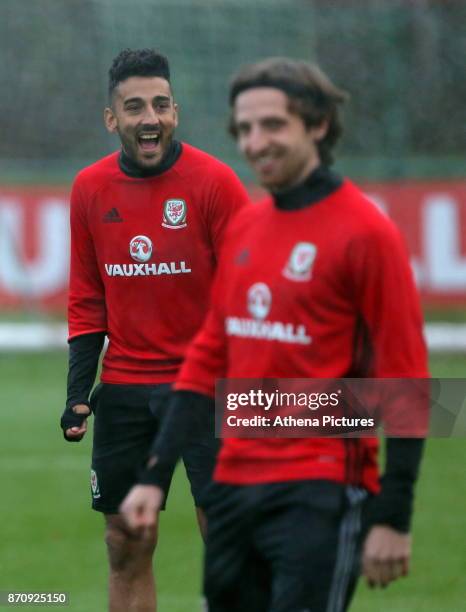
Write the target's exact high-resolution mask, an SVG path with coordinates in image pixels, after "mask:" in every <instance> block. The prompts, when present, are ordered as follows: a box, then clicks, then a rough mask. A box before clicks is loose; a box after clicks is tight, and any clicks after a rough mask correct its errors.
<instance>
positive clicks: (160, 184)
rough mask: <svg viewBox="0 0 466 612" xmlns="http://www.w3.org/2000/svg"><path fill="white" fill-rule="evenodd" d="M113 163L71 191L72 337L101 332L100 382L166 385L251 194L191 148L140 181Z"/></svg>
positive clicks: (108, 160) (98, 167)
mask: <svg viewBox="0 0 466 612" xmlns="http://www.w3.org/2000/svg"><path fill="white" fill-rule="evenodd" d="M118 155H119V154H118V153H113V154H112V155H109V156H108V157H105V158H104V159H102V160H100V161H98V162H97V163H95V164H93V165H91V166H89V167H88V168H85V169H84V170H82V171H81V172H80V173H79V174H78V176H77V178H76V180H75V183H74V185H73V190H72V195H71V270H70V293H69V311H68V315H69V317H68V318H69V338H70V339H72V338H74V337H76V336H79V335H81V334H88V333H93V332H102V331H104V332H106V333H107V335H108V338H109V347H108V350H107V352H106V354H105V358H104V361H103V371H102V381H103V382H106V383H119V384H153V383H159V382H172V381H173V380H174V378H175V376H176V373H177V371H178V369H179V366H180V364H181V361H182V359H183V357H184V354H185V350H186V347H187V345H188V343H189V342H190V340H191V339H192V338H193V336H194V334H195V333H196V332H197V331H198V329H199V327H200V326H201V324H202V321H203V319H204V316H205V313H206V312H207V307H208V301H209V295H210V286H211V282H212V278H213V274H214V269H215V267H216V263H217V258H218V253H219V249H220V245H221V243H222V240H223V236H224V231H225V228H226V225H227V223H228V221H229V220H230V218H231V216H232V215H233V213H234V212H236V210H237V209H238V208H240V207H241V206H242V205H243V204H245V203H246V202H247V201H248V196H247V193H246V191H245V189H244V187H243V186H242V184H241V183H240V181H239V179H238V178H237V176H236V175H235V174H234V172H233V171H232V170H231V169H230V168H229V167H228V166H226V165H225V164H223V163H222V162H220V161H218V160H217V159H215V158H214V157H211V156H210V155H208V154H206V153H203V152H202V151H200V150H198V149H195V148H194V147H191V146H190V145H187V144H183V145H182V152H181V155H180V157H179V159H178V160H177V161H176V162H175V163H174V164H173V165H172V166H171V167H170V168H169V169H167V170H166V171H165V172H163V173H161V174H159V175H157V176H150V177H146V178H132V177H130V176H128V175H126V174H125V173H123V172H122V170H121V169H120V166H119V163H118Z"/></svg>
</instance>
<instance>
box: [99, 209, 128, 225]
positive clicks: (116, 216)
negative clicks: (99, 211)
mask: <svg viewBox="0 0 466 612" xmlns="http://www.w3.org/2000/svg"><path fill="white" fill-rule="evenodd" d="M102 221H103V222H104V223H121V222H122V221H123V219H122V218H121V217H120V213H119V212H118V211H117V209H116V208H112V209H111V210H108V211H107V212H106V213H105V215H104V216H103V218H102Z"/></svg>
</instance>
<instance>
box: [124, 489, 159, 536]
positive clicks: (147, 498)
mask: <svg viewBox="0 0 466 612" xmlns="http://www.w3.org/2000/svg"><path fill="white" fill-rule="evenodd" d="M164 497H165V494H164V492H163V491H162V489H160V488H159V487H156V486H154V485H135V486H134V487H133V488H132V489H131V490H130V492H129V493H128V495H127V496H126V497H125V499H124V500H123V502H122V504H121V506H120V512H121V514H122V515H123V517H124V518H125V520H126V522H127V523H128V526H129V528H130V529H132V530H133V531H141V530H144V529H147V528H151V527H154V526H155V524H156V522H157V514H158V512H159V510H160V508H161V507H162V504H163V500H164Z"/></svg>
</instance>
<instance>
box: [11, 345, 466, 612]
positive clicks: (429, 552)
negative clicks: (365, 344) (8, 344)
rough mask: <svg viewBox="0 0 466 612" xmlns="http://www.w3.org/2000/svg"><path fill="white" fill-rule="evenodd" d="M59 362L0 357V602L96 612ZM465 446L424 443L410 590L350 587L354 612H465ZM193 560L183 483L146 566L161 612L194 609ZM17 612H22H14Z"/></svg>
mask: <svg viewBox="0 0 466 612" xmlns="http://www.w3.org/2000/svg"><path fill="white" fill-rule="evenodd" d="M432 372H433V375H435V376H438V377H442V376H443V377H463V376H465V375H466V357H458V356H455V357H451V356H450V357H448V356H442V357H436V358H435V359H433V360H432ZM65 378H66V355H65V353H62V352H55V353H45V354H40V355H27V356H25V355H0V380H1V385H0V400H1V407H2V427H1V430H0V442H1V444H0V455H1V458H0V466H1V467H0V474H1V480H0V484H1V493H0V500H1V501H0V525H1V538H0V591H2V590H3V591H5V590H9V591H66V592H68V593H69V595H70V605H69V606H68V607H67V608H66V609H67V610H70V611H72V612H98V611H104V610H105V609H106V592H105V581H106V560H105V551H104V546H103V543H102V519H101V517H100V515H98V514H97V513H95V512H92V511H91V510H90V509H89V493H88V488H89V485H88V480H89V479H88V475H89V455H90V441H89V439H87V440H85V441H84V442H82V443H81V444H73V445H71V444H66V443H65V442H64V441H63V438H62V436H61V432H60V431H59V429H58V418H59V415H60V413H61V409H62V404H63V400H64V395H65ZM465 465H466V445H465V441H464V440H461V439H456V440H431V441H429V443H428V449H427V455H426V459H425V462H424V465H423V474H422V479H421V481H420V484H419V487H418V497H417V511H416V518H415V525H414V559H413V568H412V574H411V576H410V577H409V579H406V580H402V581H400V582H399V583H396V584H394V585H392V586H390V587H389V588H388V589H387V590H385V591H374V592H372V591H369V590H368V589H367V588H366V587H365V586H364V585H362V584H361V585H360V587H359V590H358V592H357V596H356V599H355V601H354V604H353V607H352V610H353V611H354V612H373V611H375V610H381V611H385V610H387V611H390V612H460V611H464V610H465V609H466V603H465V602H466V578H465V573H464V568H466V548H465V546H464V536H465V533H466V517H465V507H466V487H465V484H466V478H465ZM201 557H202V549H201V543H200V540H199V537H198V535H197V530H196V527H195V519H194V512H193V509H192V504H191V500H190V495H189V494H188V488H187V484H186V480H185V477H184V475H183V474H182V473H181V471H180V472H178V474H177V478H176V482H175V486H174V488H173V490H172V492H171V494H170V500H169V507H168V511H167V512H166V513H164V515H163V517H162V525H161V536H160V547H159V551H158V555H157V560H156V570H157V578H158V588H159V610H160V612H196V611H198V610H200V609H201V608H200V603H199V602H200V597H199V592H200V574H201V569H200V568H201ZM23 609H33V608H32V607H31V606H24V608H23Z"/></svg>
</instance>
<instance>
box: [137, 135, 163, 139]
mask: <svg viewBox="0 0 466 612" xmlns="http://www.w3.org/2000/svg"><path fill="white" fill-rule="evenodd" d="M139 138H140V139H141V140H158V139H159V138H160V134H141V135H140V136H139Z"/></svg>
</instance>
